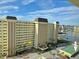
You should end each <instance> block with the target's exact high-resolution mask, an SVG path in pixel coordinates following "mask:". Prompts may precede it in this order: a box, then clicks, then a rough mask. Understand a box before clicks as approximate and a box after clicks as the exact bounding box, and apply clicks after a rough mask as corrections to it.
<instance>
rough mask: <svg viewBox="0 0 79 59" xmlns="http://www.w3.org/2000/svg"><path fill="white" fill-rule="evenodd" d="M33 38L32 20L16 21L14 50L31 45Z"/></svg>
mask: <svg viewBox="0 0 79 59" xmlns="http://www.w3.org/2000/svg"><path fill="white" fill-rule="evenodd" d="M33 40H34V23H33V22H22V21H17V22H16V52H20V51H23V50H25V49H27V48H29V47H33Z"/></svg>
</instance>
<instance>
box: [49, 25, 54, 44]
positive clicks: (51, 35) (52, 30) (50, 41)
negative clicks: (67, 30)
mask: <svg viewBox="0 0 79 59" xmlns="http://www.w3.org/2000/svg"><path fill="white" fill-rule="evenodd" d="M53 33H54V24H52V23H49V24H48V43H53V35H54V34H53Z"/></svg>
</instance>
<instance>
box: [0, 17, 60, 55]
mask: <svg viewBox="0 0 79 59" xmlns="http://www.w3.org/2000/svg"><path fill="white" fill-rule="evenodd" d="M58 25H59V23H56V24H49V23H48V20H47V19H45V18H37V19H36V20H35V21H34V22H27V21H21V20H17V18H16V17H13V16H7V17H6V18H5V19H4V20H0V55H3V56H5V55H6V56H12V55H15V54H16V53H18V52H21V51H24V50H26V49H28V48H31V47H34V48H37V49H38V48H42V47H43V48H44V47H47V43H49V42H50V41H51V43H57V36H58ZM49 40H50V41H49Z"/></svg>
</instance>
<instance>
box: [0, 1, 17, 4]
mask: <svg viewBox="0 0 79 59" xmlns="http://www.w3.org/2000/svg"><path fill="white" fill-rule="evenodd" d="M14 1H16V0H0V4H4V3H8V2H14Z"/></svg>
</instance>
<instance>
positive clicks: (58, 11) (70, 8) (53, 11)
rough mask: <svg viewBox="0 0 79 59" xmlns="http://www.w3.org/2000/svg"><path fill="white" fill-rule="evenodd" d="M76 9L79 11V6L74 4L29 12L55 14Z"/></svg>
mask: <svg viewBox="0 0 79 59" xmlns="http://www.w3.org/2000/svg"><path fill="white" fill-rule="evenodd" d="M76 11H79V8H77V7H74V6H69V7H59V8H53V9H48V10H38V11H33V12H29V13H28V14H54V13H67V12H69V13H70V12H76Z"/></svg>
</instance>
